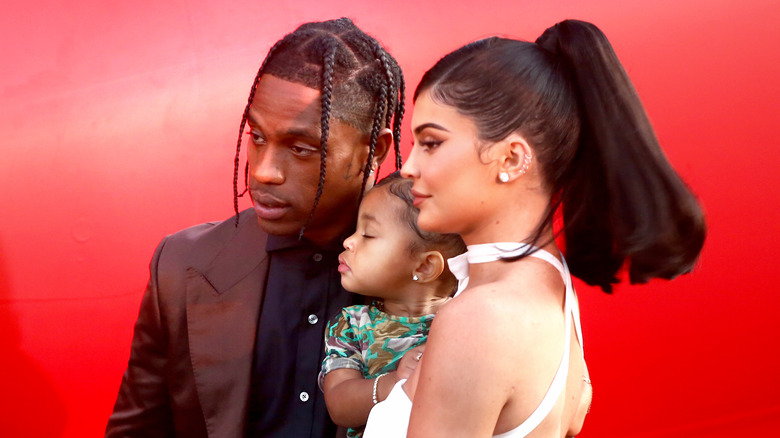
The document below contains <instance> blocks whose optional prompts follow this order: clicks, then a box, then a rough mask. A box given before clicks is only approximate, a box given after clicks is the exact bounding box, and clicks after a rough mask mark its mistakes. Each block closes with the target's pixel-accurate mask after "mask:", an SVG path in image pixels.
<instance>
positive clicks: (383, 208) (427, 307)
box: [320, 173, 466, 437]
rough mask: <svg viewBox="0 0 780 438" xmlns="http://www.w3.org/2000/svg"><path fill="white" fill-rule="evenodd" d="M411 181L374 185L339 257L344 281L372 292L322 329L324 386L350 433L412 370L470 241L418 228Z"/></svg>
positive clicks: (393, 179) (356, 433) (393, 178)
mask: <svg viewBox="0 0 780 438" xmlns="http://www.w3.org/2000/svg"><path fill="white" fill-rule="evenodd" d="M411 187H412V182H411V181H410V180H405V179H403V178H401V177H400V175H399V174H398V173H394V174H392V175H390V176H388V177H387V178H385V179H383V180H382V181H380V182H379V184H377V185H376V186H375V187H374V188H373V189H371V190H370V191H369V192H368V193H367V194H366V196H365V198H364V199H363V202H362V203H361V204H360V211H359V212H358V222H357V229H356V231H355V234H353V235H352V236H350V237H349V238H347V239H346V240H345V241H344V248H345V251H344V252H343V253H341V255H340V256H339V272H340V273H341V284H342V286H344V288H345V289H346V290H348V291H351V292H355V293H358V294H361V295H365V296H368V297H372V298H374V301H373V302H372V304H370V305H357V306H351V307H347V308H345V309H343V310H342V312H341V315H339V316H338V317H337V318H336V320H335V322H332V323H331V324H330V326H329V328H328V330H327V332H326V333H325V355H326V357H325V359H324V360H323V362H322V371H321V372H320V387H321V388H322V390H323V391H324V393H325V402H326V404H327V406H328V411H329V412H330V415H331V418H332V419H333V421H334V422H335V423H336V424H338V425H340V426H345V427H349V428H350V429H349V430H348V433H347V436H349V437H360V436H361V435H362V431H363V426H364V425H365V423H366V420H367V419H368V413H369V411H370V410H371V408H372V407H373V406H374V405H375V404H376V403H377V402H379V401H381V400H384V398H385V397H387V394H388V393H389V392H390V390H391V389H392V387H393V386H394V385H395V383H396V382H398V381H399V380H401V379H405V378H407V377H409V375H410V374H411V372H412V371H413V370H414V368H415V366H416V364H417V361H419V360H420V357H421V356H422V350H423V349H424V347H423V344H424V343H425V340H426V338H427V336H428V330H429V329H430V326H431V322H432V321H433V316H434V314H435V313H436V311H437V310H438V308H439V306H441V305H442V304H443V303H445V302H446V301H447V300H448V299H449V298H450V297H451V296H452V294H453V293H454V292H455V289H456V288H457V281H456V279H455V277H454V276H453V275H452V273H451V272H450V271H449V268H448V267H447V263H446V260H447V259H448V258H451V257H454V256H456V255H458V254H461V253H463V252H465V250H466V246H465V244H464V243H463V240H462V239H461V238H460V236H458V235H457V234H437V233H430V232H426V231H422V230H420V229H419V228H418V227H417V214H418V212H419V210H418V209H417V208H416V207H415V206H414V205H413V199H414V198H413V196H412V193H411ZM413 349H414V350H415V351H413V352H412V353H410V354H408V355H406V356H404V354H405V353H407V352H409V351H410V350H413ZM402 358H403V359H402Z"/></svg>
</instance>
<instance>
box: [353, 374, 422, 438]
mask: <svg viewBox="0 0 780 438" xmlns="http://www.w3.org/2000/svg"><path fill="white" fill-rule="evenodd" d="M404 382H406V379H401V380H399V381H398V382H396V384H395V386H393V389H392V390H391V391H390V394H389V395H388V396H387V398H386V399H384V400H382V401H381V402H379V403H377V404H376V406H374V407H373V408H372V409H371V412H370V413H369V414H368V422H367V423H366V428H365V430H364V431H363V438H401V437H405V436H406V429H407V428H408V427H409V415H410V414H411V413H412V401H411V400H409V396H408V395H406V392H405V391H404V388H403V387H402V385H403V384H404Z"/></svg>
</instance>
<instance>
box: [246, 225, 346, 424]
mask: <svg viewBox="0 0 780 438" xmlns="http://www.w3.org/2000/svg"><path fill="white" fill-rule="evenodd" d="M341 242H342V240H339V241H338V242H334V244H333V245H332V246H330V247H327V248H317V247H315V246H314V245H312V244H311V243H309V242H307V241H305V240H303V241H299V240H298V239H296V238H292V237H279V236H269V239H268V244H267V246H266V251H267V252H268V254H269V255H270V267H269V275H268V281H267V283H266V290H265V296H264V302H263V305H262V313H261V316H260V323H259V325H258V336H257V341H256V347H255V361H254V366H253V370H252V389H251V394H250V405H249V417H248V419H247V436H248V437H302V438H304V437H312V438H320V437H333V436H335V433H336V427H335V426H334V425H333V423H332V422H331V421H330V416H329V415H328V412H327V408H326V406H325V399H324V396H323V394H322V392H321V391H320V390H319V388H318V386H317V375H318V373H319V368H320V363H321V361H322V357H323V351H324V345H323V338H324V331H325V328H326V324H327V322H328V320H329V319H330V318H331V317H332V316H333V315H336V314H338V313H339V312H340V311H341V308H342V307H345V306H348V305H350V304H352V302H353V300H354V299H353V295H352V294H350V293H348V292H346V291H345V290H344V289H343V288H342V287H341V276H340V275H339V273H338V272H337V270H336V268H337V266H338V254H339V253H340V252H341V251H342V250H343V248H342V246H341Z"/></svg>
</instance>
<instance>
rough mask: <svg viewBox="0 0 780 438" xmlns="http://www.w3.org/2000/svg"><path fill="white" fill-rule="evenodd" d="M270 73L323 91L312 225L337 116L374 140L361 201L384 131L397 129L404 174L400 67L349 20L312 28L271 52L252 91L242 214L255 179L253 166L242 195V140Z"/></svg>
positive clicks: (397, 149) (235, 199)
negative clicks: (245, 141)
mask: <svg viewBox="0 0 780 438" xmlns="http://www.w3.org/2000/svg"><path fill="white" fill-rule="evenodd" d="M264 74H269V75H273V76H276V77H278V78H280V79H283V80H286V81H290V82H295V83H298V84H301V85H305V86H307V87H310V88H314V89H319V90H321V102H322V117H321V121H320V132H321V138H320V180H319V186H318V187H317V195H316V197H315V199H314V205H313V206H312V209H311V212H310V213H309V218H308V219H307V223H308V221H310V220H311V218H312V217H313V216H314V210H315V209H316V208H317V204H318V203H319V200H320V197H321V196H322V190H323V186H324V185H325V168H326V163H327V156H328V132H329V129H330V125H329V121H330V117H331V115H333V116H334V117H336V118H337V119H339V120H340V121H343V122H345V123H347V124H349V125H350V126H352V127H354V128H356V129H358V130H360V131H361V132H362V133H364V134H367V135H370V137H369V138H370V140H369V153H368V158H367V159H366V164H365V167H364V171H363V189H362V190H361V192H360V193H361V194H360V196H361V197H362V193H363V191H364V190H365V187H366V183H367V181H368V177H369V174H370V170H371V162H372V161H373V159H374V153H375V150H376V144H377V139H378V138H379V132H380V131H381V129H382V128H392V131H393V143H394V149H395V168H396V170H398V169H399V168H400V167H401V151H400V138H401V120H402V119H403V114H404V93H405V84H404V78H403V74H402V72H401V68H400V67H399V66H398V63H397V62H396V60H395V59H394V58H393V57H392V56H391V55H390V54H389V53H388V52H387V51H386V50H385V49H384V48H383V47H382V46H381V45H380V44H379V42H377V41H376V40H375V39H374V38H372V37H370V36H368V35H367V34H366V33H364V32H363V31H362V30H360V29H359V28H358V27H357V26H355V24H354V23H352V20H350V19H349V18H340V19H338V20H330V21H324V22H317V23H306V24H303V25H301V26H300V27H298V28H297V29H296V30H295V31H294V32H292V33H290V34H288V35H286V36H285V37H284V38H282V39H281V40H280V41H278V42H277V43H276V44H274V46H273V47H271V49H270V50H269V51H268V55H267V56H266V58H265V60H264V61H263V64H262V65H261V66H260V70H258V72H257V76H255V81H254V83H253V84H252V89H251V91H250V92H249V99H248V102H247V105H246V108H245V109H244V115H243V117H242V118H241V126H240V128H239V131H238V141H237V143H236V156H235V166H234V174H233V208H234V210H235V212H236V215H238V198H239V197H242V196H243V195H244V194H245V193H246V192H247V189H246V187H247V185H248V177H249V163H247V165H246V166H245V167H244V190H243V192H241V193H239V192H238V175H239V158H240V153H241V136H242V134H243V132H244V128H245V126H246V121H247V116H248V114H249V108H250V106H251V105H252V99H254V96H255V91H256V90H257V85H258V84H259V82H260V78H261V77H262V76H263V75H264ZM236 225H238V217H236ZM305 228H306V225H304V227H303V228H302V229H301V236H302V235H303V231H304V230H305Z"/></svg>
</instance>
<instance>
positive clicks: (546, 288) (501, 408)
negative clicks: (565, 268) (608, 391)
mask: <svg viewBox="0 0 780 438" xmlns="http://www.w3.org/2000/svg"><path fill="white" fill-rule="evenodd" d="M470 278H471V280H472V282H471V283H470V285H469V288H468V290H466V291H465V292H464V293H463V294H462V295H461V296H459V297H458V298H456V299H454V300H452V301H451V302H450V303H448V304H447V305H446V306H444V307H443V308H442V310H441V311H440V313H439V316H438V317H437V318H439V319H438V320H437V322H436V323H435V325H434V328H433V329H432V336H431V339H430V340H429V343H428V346H427V348H426V353H425V358H424V363H423V364H422V365H421V367H420V369H421V373H422V374H421V375H420V376H419V378H420V379H422V380H423V381H425V382H426V385H424V387H422V388H421V391H422V393H420V392H415V391H413V390H412V389H413V387H414V385H415V383H416V382H415V381H414V378H415V377H416V376H413V379H410V382H409V383H408V384H407V385H406V387H407V390H408V392H410V393H411V394H412V396H413V397H414V400H415V412H414V415H413V416H412V418H411V424H412V425H414V423H415V418H426V421H425V424H428V425H437V426H434V427H435V429H436V430H435V431H424V432H423V434H427V436H434V435H440V436H459V435H462V436H490V435H493V434H500V433H506V432H511V431H513V430H514V429H516V428H517V427H518V426H520V425H521V424H522V423H524V422H525V421H526V420H527V419H528V418H529V416H531V415H532V413H533V412H535V411H536V410H537V408H539V405H540V403H541V402H542V400H543V398H545V394H547V392H548V389H550V384H551V383H552V382H553V379H554V378H555V376H556V374H557V373H556V370H558V367H559V365H560V363H561V360H562V357H563V352H564V344H565V338H566V336H565V330H564V326H565V325H566V322H565V318H564V307H566V306H565V298H564V297H565V296H566V293H565V291H566V288H565V284H564V281H563V278H562V275H561V273H559V272H558V270H557V269H556V268H555V267H553V266H552V265H551V264H550V263H548V262H546V261H544V260H540V259H538V258H536V257H529V258H526V259H524V260H520V261H517V262H509V263H506V262H494V263H487V264H480V265H472V266H471V273H470ZM570 296H571V297H573V296H574V295H573V291H572V294H571V295H570ZM572 301H575V302H572V303H570V305H572V306H574V307H576V299H574V300H572ZM570 314H571V313H570ZM442 316H444V318H442ZM572 319H573V320H576V319H577V318H572ZM572 319H570V321H572ZM569 331H570V334H569V338H570V339H571V342H570V343H569V344H567V347H566V348H568V349H569V357H570V358H571V359H570V360H569V361H568V366H567V367H566V368H565V370H563V371H565V372H566V376H567V377H566V376H564V377H565V385H564V387H563V388H562V389H561V390H560V392H555V391H553V392H555V393H553V394H552V395H551V398H552V402H553V406H552V409H551V411H550V412H549V413H544V412H543V413H542V415H541V417H542V421H541V423H540V424H539V426H538V427H535V428H533V432H531V434H529V435H528V436H563V435H564V432H570V433H571V432H574V433H576V432H578V429H579V427H581V422H582V417H584V415H580V416H579V422H577V421H576V418H577V417H578V415H577V414H578V411H580V410H581V409H580V404H581V403H580V401H581V399H582V394H583V386H584V384H583V380H582V376H583V374H584V371H585V370H584V363H583V360H582V350H581V349H580V346H579V342H577V341H576V339H577V334H576V329H575V326H574V324H572V323H571V322H570V323H569ZM496 352H500V353H499V354H496ZM440 355H441V357H440V358H439V356H440ZM453 357H457V358H459V359H458V360H457V361H453V360H452V359H451V358H453ZM562 383H563V382H562ZM437 388H438V389H437ZM474 388H479V390H478V391H474V390H473V389H474ZM425 391H431V392H432V393H433V391H436V393H437V394H438V396H437V397H439V398H440V400H447V409H446V410H441V409H440V406H435V401H434V403H433V405H432V406H430V407H431V409H427V408H426V406H425V404H426V403H427V401H426V395H425ZM439 391H444V394H442V393H439ZM588 401H589V400H588ZM489 412H495V413H498V416H497V417H496V416H495V414H493V415H490V414H489ZM428 416H436V417H440V418H436V419H433V418H428ZM575 423H578V424H575ZM466 424H468V425H473V429H472V428H468V429H464V427H463V426H464V425H466ZM570 425H571V426H572V427H571V429H570ZM525 426H526V427H527V426H528V424H526V425H525ZM470 427H471V426H470ZM411 429H414V427H412V428H411ZM415 430H416V429H415ZM421 431H422V430H421ZM432 434H433V435H432ZM410 436H414V435H411V434H410ZM510 436H514V435H510Z"/></svg>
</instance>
